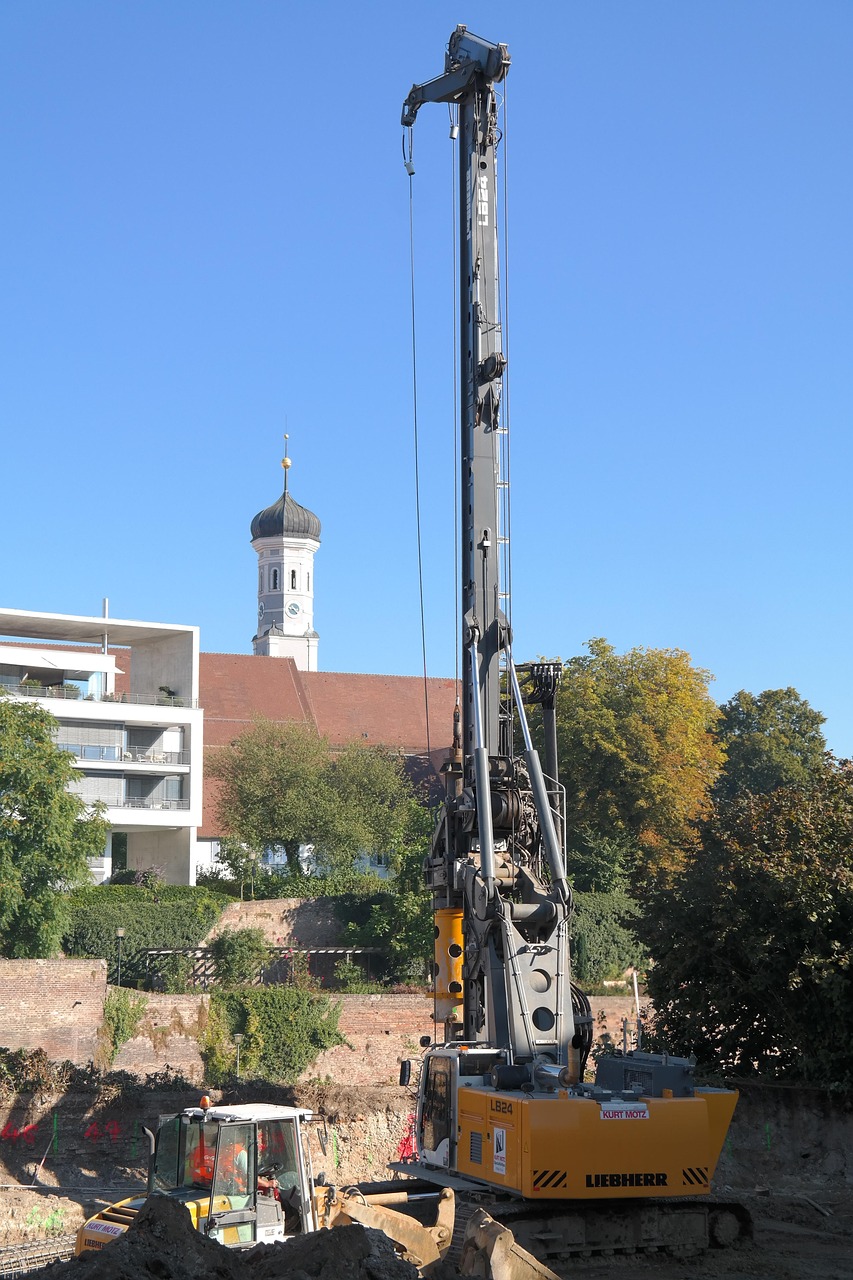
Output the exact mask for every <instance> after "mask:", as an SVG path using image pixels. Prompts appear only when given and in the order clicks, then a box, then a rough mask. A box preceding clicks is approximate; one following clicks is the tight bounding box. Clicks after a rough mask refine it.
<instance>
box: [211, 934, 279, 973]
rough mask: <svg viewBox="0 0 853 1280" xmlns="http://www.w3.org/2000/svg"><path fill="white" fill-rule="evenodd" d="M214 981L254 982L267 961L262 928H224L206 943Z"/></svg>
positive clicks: (267, 954)
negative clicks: (209, 942)
mask: <svg viewBox="0 0 853 1280" xmlns="http://www.w3.org/2000/svg"><path fill="white" fill-rule="evenodd" d="M210 954H211V956H212V958H213V966H214V970H215V972H216V981H217V982H220V983H222V984H223V986H237V985H239V984H240V983H244V982H254V981H255V979H256V978H257V977H258V974H259V973H260V971H261V969H263V968H264V966H265V965H267V964H269V961H270V949H269V945H268V943H267V940H266V937H265V936H264V933H263V930H262V929H228V930H227V931H226V932H225V933H220V934H219V936H218V937H217V938H214V939H213V942H211V944H210Z"/></svg>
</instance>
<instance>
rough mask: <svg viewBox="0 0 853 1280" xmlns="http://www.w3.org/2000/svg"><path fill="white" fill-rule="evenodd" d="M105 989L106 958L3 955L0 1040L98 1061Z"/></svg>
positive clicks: (63, 1056)
mask: <svg viewBox="0 0 853 1280" xmlns="http://www.w3.org/2000/svg"><path fill="white" fill-rule="evenodd" d="M106 994H107V963H106V961H105V960H0V1046H2V1047H3V1048H5V1049H44V1051H45V1052H46V1053H47V1056H48V1057H49V1058H52V1059H54V1060H55V1061H57V1062H64V1061H65V1059H66V1058H67V1059H69V1060H70V1061H71V1062H74V1063H76V1064H77V1065H78V1066H85V1065H86V1063H88V1062H89V1061H97V1060H98V1055H99V1051H100V1041H99V1032H100V1029H101V1024H102V1022H103V1019H104V998H105V996H106Z"/></svg>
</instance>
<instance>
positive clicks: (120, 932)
mask: <svg viewBox="0 0 853 1280" xmlns="http://www.w3.org/2000/svg"><path fill="white" fill-rule="evenodd" d="M123 937H124V929H122V927H121V925H119V927H118V928H117V929H116V946H117V947H118V975H117V976H118V980H117V982H116V986H117V987H120V986H121V940H122V938H123Z"/></svg>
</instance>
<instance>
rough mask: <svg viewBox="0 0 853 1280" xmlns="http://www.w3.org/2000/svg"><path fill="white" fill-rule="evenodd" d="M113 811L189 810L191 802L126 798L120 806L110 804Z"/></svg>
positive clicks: (151, 798)
mask: <svg viewBox="0 0 853 1280" xmlns="http://www.w3.org/2000/svg"><path fill="white" fill-rule="evenodd" d="M107 804H108V806H109V808H111V809H189V807H190V802H189V800H155V799H154V798H153V797H152V796H125V798H124V799H123V800H121V801H120V802H119V803H118V804H110V803H109V801H107Z"/></svg>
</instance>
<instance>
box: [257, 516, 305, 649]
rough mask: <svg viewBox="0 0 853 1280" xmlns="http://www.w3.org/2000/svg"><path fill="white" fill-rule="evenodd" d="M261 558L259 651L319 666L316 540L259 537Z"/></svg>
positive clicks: (281, 535) (258, 554)
mask: <svg viewBox="0 0 853 1280" xmlns="http://www.w3.org/2000/svg"><path fill="white" fill-rule="evenodd" d="M252 546H253V547H254V549H255V551H256V553H257V556H258V631H257V634H256V636H255V637H254V639H253V641H252V648H253V651H254V653H255V654H258V655H261V656H263V657H270V658H292V659H293V661H294V662H295V663H296V665H297V667H298V668H299V670H300V671H316V670H317V649H318V644H319V639H320V638H319V636H318V635H317V632H316V631H315V630H314V553H315V552H316V551H317V549H318V547H319V546H320V543H319V542H318V540H317V539H316V538H309V537H305V536H301V537H300V536H297V535H295V534H287V535H285V534H280V535H277V536H275V537H265V538H255V539H254V540H253V542H252Z"/></svg>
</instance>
